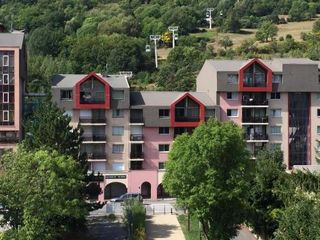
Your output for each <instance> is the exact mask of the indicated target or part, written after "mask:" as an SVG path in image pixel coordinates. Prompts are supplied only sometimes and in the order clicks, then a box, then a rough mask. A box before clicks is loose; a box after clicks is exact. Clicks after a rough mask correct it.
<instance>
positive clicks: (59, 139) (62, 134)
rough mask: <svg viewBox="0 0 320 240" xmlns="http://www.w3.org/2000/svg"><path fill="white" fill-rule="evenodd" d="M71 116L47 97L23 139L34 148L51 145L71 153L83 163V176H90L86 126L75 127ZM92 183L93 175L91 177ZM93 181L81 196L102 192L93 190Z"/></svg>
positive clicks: (50, 147)
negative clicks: (83, 150) (85, 147)
mask: <svg viewBox="0 0 320 240" xmlns="http://www.w3.org/2000/svg"><path fill="white" fill-rule="evenodd" d="M70 121H71V118H70V117H69V116H68V115H65V114H64V111H63V110H61V109H59V108H58V107H57V106H56V105H55V104H54V103H52V102H51V100H50V99H47V100H46V101H45V102H43V104H41V105H40V106H39V108H38V109H37V110H36V111H35V112H34V113H33V115H31V116H29V117H28V119H27V121H26V124H25V131H26V137H25V139H24V141H23V143H24V146H25V148H26V149H29V150H30V151H34V150H38V149H42V148H44V147H45V148H47V149H51V150H56V151H58V152H59V153H60V154H63V155H68V156H71V157H72V158H73V159H74V161H76V162H78V163H79V166H78V167H79V168H80V170H81V171H82V174H83V177H86V176H87V170H88V162H87V156H86V154H80V145H81V143H82V130H81V129H80V127H79V126H77V127H72V126H71V124H70ZM87 183H89V179H87ZM93 190H94V189H93V188H92V186H90V185H89V184H88V185H87V186H86V187H85V188H84V189H82V191H81V193H82V196H81V199H82V201H84V200H85V199H86V198H88V197H90V196H96V195H98V194H99V193H100V188H99V189H97V188H95V190H96V191H95V192H93Z"/></svg>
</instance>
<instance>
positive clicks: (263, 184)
mask: <svg viewBox="0 0 320 240" xmlns="http://www.w3.org/2000/svg"><path fill="white" fill-rule="evenodd" d="M284 174H285V166H284V165H283V157H282V152H281V151H280V150H279V149H276V150H272V151H271V150H263V151H260V152H259V154H258V156H257V159H256V167H255V177H254V180H253V182H252V184H251V190H250V200H249V202H250V206H251V215H250V220H249V222H250V225H251V226H252V227H253V230H254V232H256V233H257V234H258V235H259V236H260V237H261V238H262V239H265V240H267V239H271V237H272V236H273V233H274V231H275V230H276V229H277V228H278V221H277V220H278V219H277V216H278V215H279V214H278V212H279V211H280V209H281V208H282V207H283V201H282V200H281V199H280V197H279V196H277V195H276V194H275V188H276V186H277V185H278V183H279V182H280V180H281V179H282V176H283V175H284Z"/></svg>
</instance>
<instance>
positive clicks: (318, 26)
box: [312, 19, 320, 32]
mask: <svg viewBox="0 0 320 240" xmlns="http://www.w3.org/2000/svg"><path fill="white" fill-rule="evenodd" d="M312 32H320V19H318V20H317V21H315V22H314V23H313V26H312Z"/></svg>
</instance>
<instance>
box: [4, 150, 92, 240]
mask: <svg viewBox="0 0 320 240" xmlns="http://www.w3.org/2000/svg"><path fill="white" fill-rule="evenodd" d="M1 168H2V170H3V174H2V175H1V176H0V189H1V190H0V202H1V203H2V204H3V206H4V208H5V209H6V211H3V212H2V214H3V217H4V221H5V222H6V223H9V224H10V226H11V227H12V229H11V230H10V231H9V232H8V233H6V234H8V237H6V234H5V236H4V239H12V238H11V237H12V235H11V234H13V233H12V232H16V234H17V238H16V239H44V240H51V239H52V240H54V239H57V238H61V237H62V236H63V235H64V234H65V233H67V232H69V231H72V230H76V229H77V228H78V227H79V226H78V225H74V223H79V222H81V223H83V222H84V221H85V216H86V214H87V210H86V206H85V204H84V202H83V201H81V200H80V199H81V198H80V197H81V196H80V192H81V191H80V190H81V189H82V188H83V184H84V182H83V179H84V178H83V174H82V170H81V167H80V166H79V163H77V162H75V161H74V160H73V159H72V157H71V156H65V155H61V154H59V153H58V152H57V151H51V150H45V149H43V150H38V151H34V152H33V151H28V150H27V149H25V148H24V146H19V147H18V149H17V151H16V152H9V153H7V154H5V155H4V156H3V157H2V159H1ZM66 219H69V220H71V219H73V220H74V221H72V222H71V221H66ZM18 228H19V231H17V230H18Z"/></svg>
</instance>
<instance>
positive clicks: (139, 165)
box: [130, 161, 143, 170]
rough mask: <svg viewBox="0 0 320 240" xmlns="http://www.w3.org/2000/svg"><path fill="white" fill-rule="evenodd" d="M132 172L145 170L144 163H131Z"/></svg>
mask: <svg viewBox="0 0 320 240" xmlns="http://www.w3.org/2000/svg"><path fill="white" fill-rule="evenodd" d="M130 170H143V162H141V161H131V162H130Z"/></svg>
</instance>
